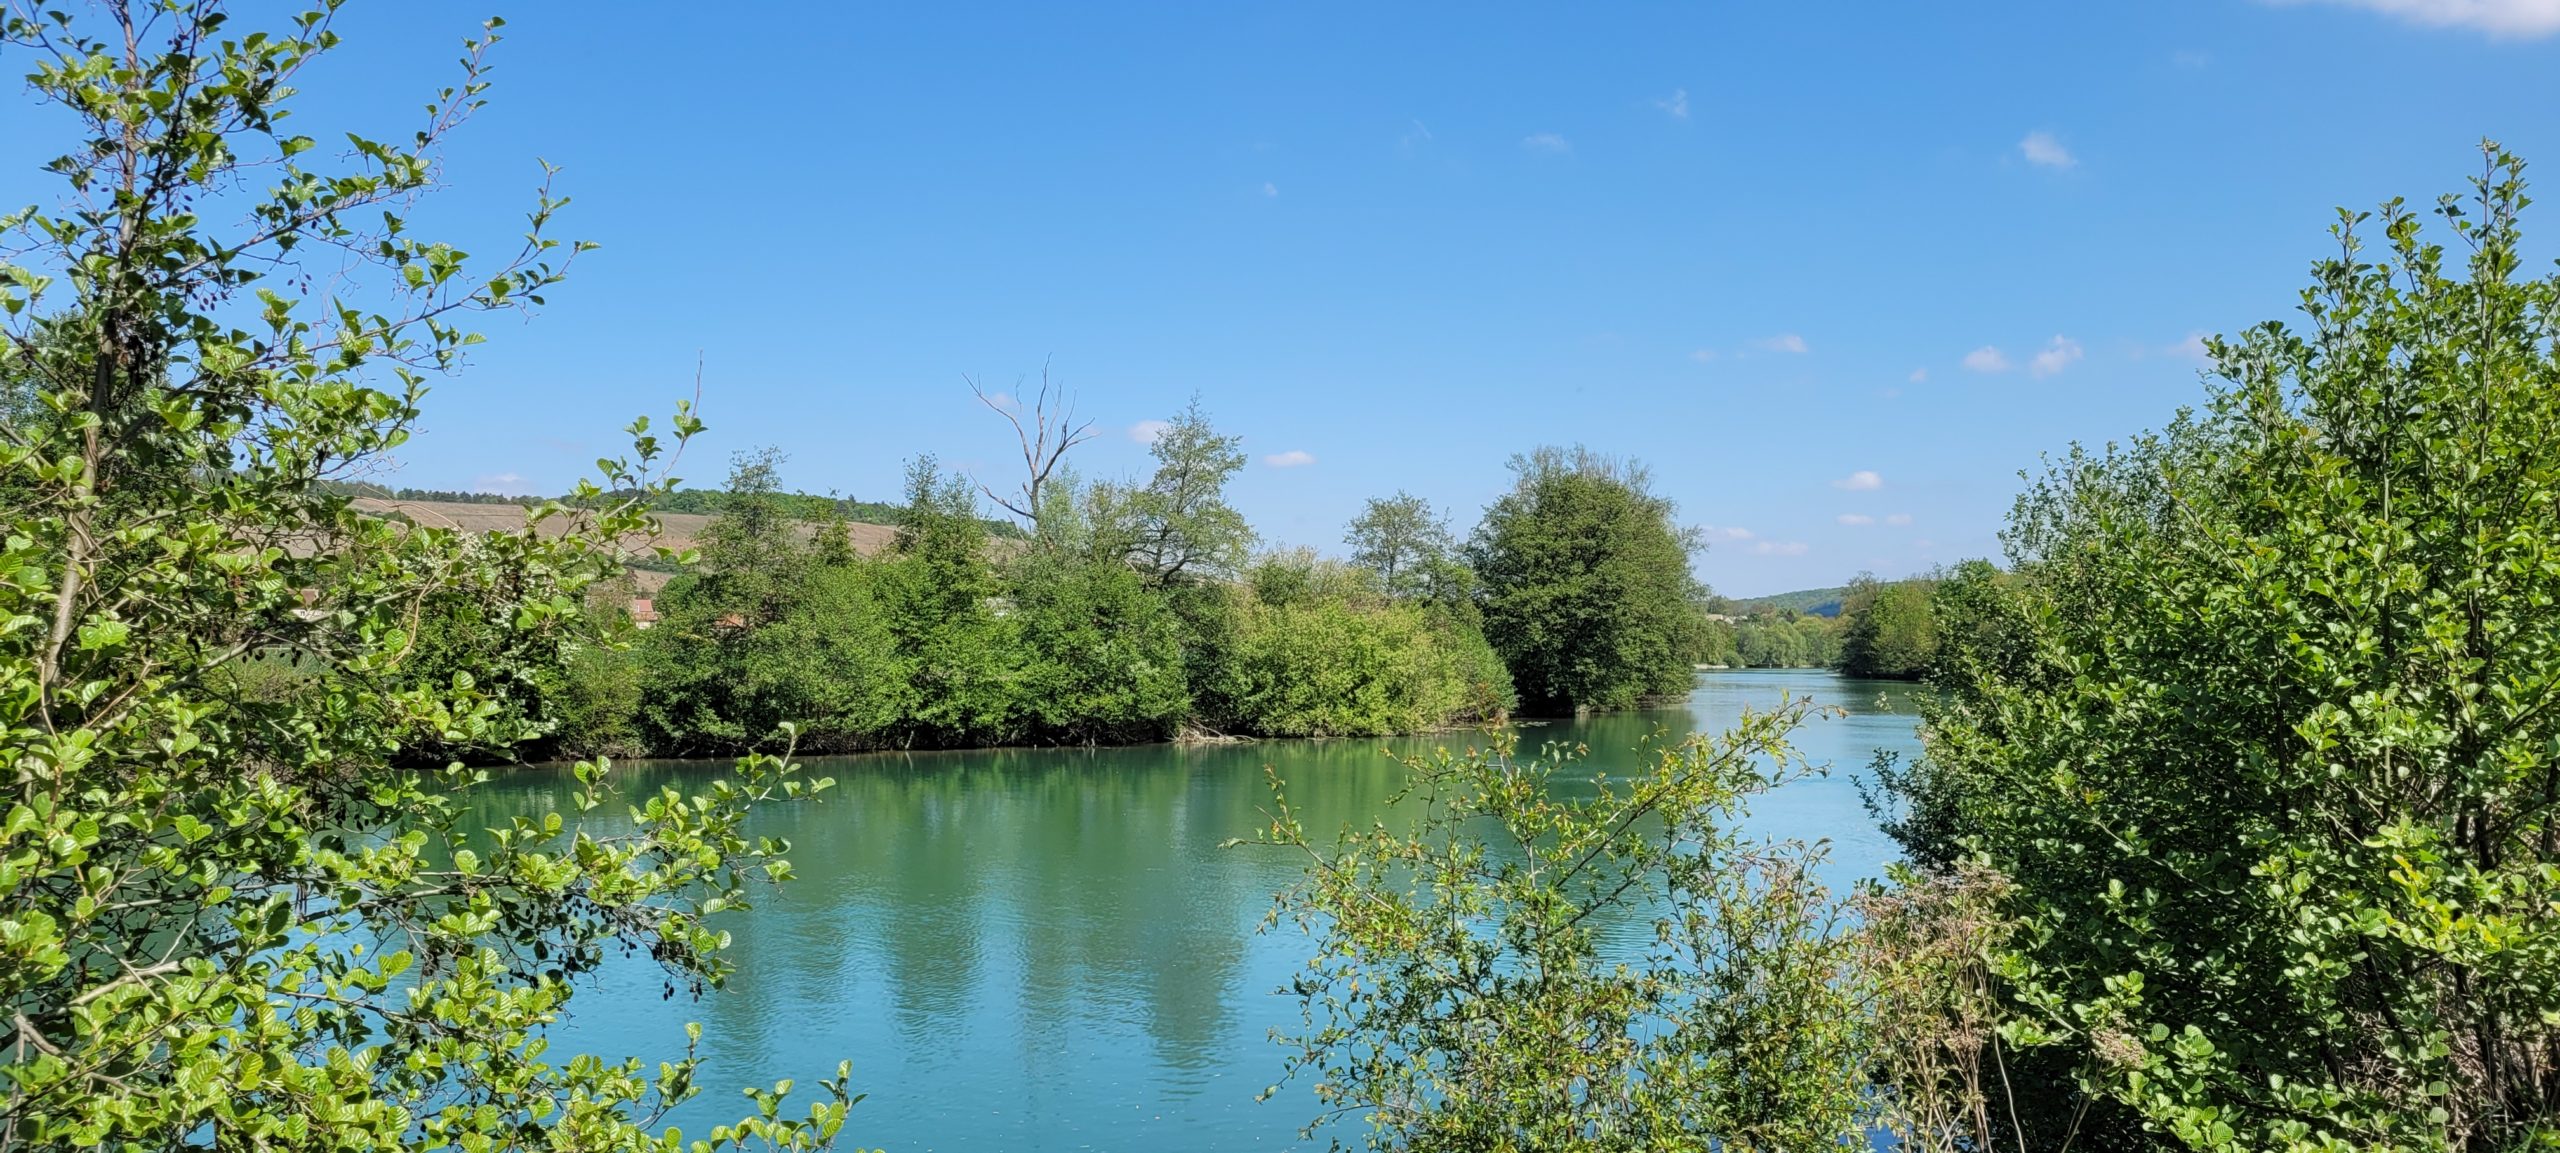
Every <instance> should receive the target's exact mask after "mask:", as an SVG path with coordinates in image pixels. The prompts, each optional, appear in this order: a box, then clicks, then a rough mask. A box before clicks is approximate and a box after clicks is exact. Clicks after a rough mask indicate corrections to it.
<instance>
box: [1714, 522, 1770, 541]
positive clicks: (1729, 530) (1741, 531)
mask: <svg viewBox="0 0 2560 1153" xmlns="http://www.w3.org/2000/svg"><path fill="white" fill-rule="evenodd" d="M1706 531H1707V532H1710V533H1714V534H1715V535H1717V536H1720V537H1723V538H1724V539H1726V540H1750V539H1751V538H1752V537H1755V536H1758V535H1760V534H1758V533H1755V532H1752V531H1751V530H1750V529H1747V528H1736V527H1734V526H1732V525H1726V526H1725V527H1723V528H1717V527H1715V526H1714V525H1708V526H1706Z"/></svg>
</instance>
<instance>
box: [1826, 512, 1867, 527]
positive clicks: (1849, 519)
mask: <svg viewBox="0 0 2560 1153" xmlns="http://www.w3.org/2000/svg"><path fill="white" fill-rule="evenodd" d="M1832 519H1834V520H1837V521H1839V522H1840V523H1842V524H1846V525H1861V526H1863V525H1871V524H1874V523H1876V518H1874V517H1871V516H1868V515H1867V514H1865V513H1862V512H1844V513H1841V514H1840V515H1839V516H1836V517H1833V518H1832Z"/></svg>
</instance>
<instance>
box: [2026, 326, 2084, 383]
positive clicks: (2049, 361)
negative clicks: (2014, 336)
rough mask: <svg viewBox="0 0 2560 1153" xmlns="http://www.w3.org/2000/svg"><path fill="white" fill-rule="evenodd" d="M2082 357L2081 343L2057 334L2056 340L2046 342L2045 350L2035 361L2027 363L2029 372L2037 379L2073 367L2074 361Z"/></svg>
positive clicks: (2040, 351) (2038, 353) (2039, 353)
mask: <svg viewBox="0 0 2560 1153" xmlns="http://www.w3.org/2000/svg"><path fill="white" fill-rule="evenodd" d="M2080 355H2081V353H2080V342H2079V341H2076V340H2073V339H2071V338H2070V337H2067V336H2063V335H2061V334H2059V333H2056V334H2055V335H2054V338H2053V339H2052V340H2049V341H2046V342H2045V346H2044V348H2043V349H2041V350H2039V351H2038V352H2037V353H2036V355H2035V359H2033V360H2030V361H2028V362H2027V372H2028V374H2029V375H2032V376H2037V377H2046V376H2051V375H2053V374H2054V373H2057V372H2060V371H2062V370H2063V369H2066V368H2069V367H2071V364H2072V362H2073V361H2076V360H2079V359H2080Z"/></svg>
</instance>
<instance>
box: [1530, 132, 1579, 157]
mask: <svg viewBox="0 0 2560 1153" xmlns="http://www.w3.org/2000/svg"><path fill="white" fill-rule="evenodd" d="M1520 147H1522V148H1526V149H1528V150H1529V151H1531V152H1544V153H1547V154H1549V155H1555V156H1561V155H1563V154H1565V153H1568V152H1571V151H1573V142H1572V141H1570V140H1567V139H1565V138H1564V137H1561V136H1558V135H1556V134H1555V133H1553V132H1533V133H1530V134H1529V135H1527V136H1524V137H1521V138H1520Z"/></svg>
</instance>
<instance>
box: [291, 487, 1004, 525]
mask: <svg viewBox="0 0 2560 1153" xmlns="http://www.w3.org/2000/svg"><path fill="white" fill-rule="evenodd" d="M312 487H313V489H314V491H317V492H321V493H327V494H332V495H336V496H350V497H371V498H373V499H375V500H414V501H436V502H439V503H445V504H506V505H516V506H518V507H522V508H532V507H535V506H537V505H540V504H542V503H543V502H545V501H550V500H557V501H559V502H560V503H562V504H565V505H570V506H573V507H583V508H605V507H611V506H616V505H622V504H630V503H634V502H635V501H636V502H638V503H639V504H641V505H643V506H645V507H646V508H647V509H648V510H649V511H651V512H672V513H694V514H700V515H716V514H718V513H719V512H721V511H722V510H724V509H726V508H728V506H729V503H730V498H731V494H730V492H729V490H727V489H717V488H670V489H665V490H662V491H655V492H639V491H633V490H617V491H611V492H599V493H596V494H594V495H592V496H579V495H576V494H569V495H565V496H559V497H544V496H511V495H507V494H503V493H494V492H461V491H456V490H454V489H443V488H392V487H389V486H387V485H379V484H374V483H372V482H370V481H346V480H323V481H320V482H318V483H316V484H314V485H313V486H312ZM757 499H759V500H764V501H768V502H770V503H772V504H773V505H775V506H777V507H779V508H781V509H783V510H785V511H786V512H787V513H788V515H790V516H792V517H795V518H797V519H800V520H803V521H809V522H813V523H814V522H819V521H826V520H847V521H854V522H857V523H861V524H896V523H897V522H898V517H899V515H900V514H901V513H902V512H903V511H904V506H901V505H895V504H889V503H886V502H883V501H876V500H856V499H854V498H852V497H840V496H826V495H820V494H818V493H809V492H772V493H764V494H760V495H759V496H758V498H757ZM982 519H983V521H984V523H985V524H986V527H987V532H988V533H990V534H992V535H995V536H999V537H1015V538H1019V537H1021V536H1022V529H1021V528H1020V526H1017V525H1015V524H1014V523H1013V522H1011V521H1008V520H1000V519H996V518H992V517H988V518H982Z"/></svg>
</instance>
